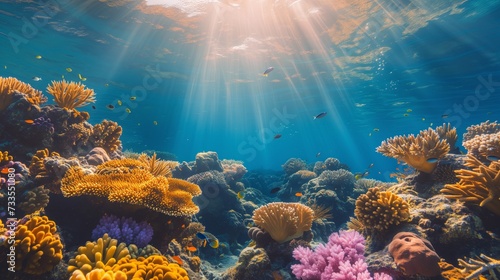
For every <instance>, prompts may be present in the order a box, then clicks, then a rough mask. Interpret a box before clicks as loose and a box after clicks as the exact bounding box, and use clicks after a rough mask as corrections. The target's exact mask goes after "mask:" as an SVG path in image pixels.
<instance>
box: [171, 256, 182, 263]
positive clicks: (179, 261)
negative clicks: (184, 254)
mask: <svg viewBox="0 0 500 280" xmlns="http://www.w3.org/2000/svg"><path fill="white" fill-rule="evenodd" d="M172 259H174V261H176V262H177V263H178V264H179V265H182V263H183V261H182V259H181V257H179V256H173V257H172Z"/></svg>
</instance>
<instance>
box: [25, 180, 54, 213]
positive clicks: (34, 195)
mask: <svg viewBox="0 0 500 280" xmlns="http://www.w3.org/2000/svg"><path fill="white" fill-rule="evenodd" d="M49 192H50V191H49V190H47V189H45V188H44V187H43V186H39V187H36V188H34V189H32V190H29V191H27V192H25V193H24V194H23V196H22V198H21V201H22V202H21V203H19V209H21V210H23V211H24V212H25V213H26V214H31V213H34V212H36V211H38V210H40V209H42V208H45V207H46V206H47V205H48V204H49Z"/></svg>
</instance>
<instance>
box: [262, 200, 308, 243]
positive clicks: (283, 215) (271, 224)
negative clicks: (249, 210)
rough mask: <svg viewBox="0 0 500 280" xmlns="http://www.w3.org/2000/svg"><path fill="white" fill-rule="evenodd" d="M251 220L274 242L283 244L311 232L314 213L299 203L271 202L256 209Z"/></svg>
mask: <svg viewBox="0 0 500 280" xmlns="http://www.w3.org/2000/svg"><path fill="white" fill-rule="evenodd" d="M252 219H253V221H254V222H255V224H256V225H257V226H259V227H260V228H262V229H264V230H265V231H266V232H268V233H269V234H270V235H271V237H272V238H273V239H274V240H275V241H276V242H278V243H283V242H286V241H289V240H292V239H294V238H297V237H301V236H302V234H303V233H304V231H308V230H311V226H312V221H313V219H314V212H313V210H312V209H311V208H309V207H307V206H305V205H303V204H300V203H285V202H273V203H268V204H266V205H264V206H261V207H259V208H258V209H256V210H255V211H254V213H253V217H252Z"/></svg>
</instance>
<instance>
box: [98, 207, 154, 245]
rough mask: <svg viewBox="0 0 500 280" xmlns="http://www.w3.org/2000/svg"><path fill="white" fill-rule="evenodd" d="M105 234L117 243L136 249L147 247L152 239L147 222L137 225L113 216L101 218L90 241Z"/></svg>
mask: <svg viewBox="0 0 500 280" xmlns="http://www.w3.org/2000/svg"><path fill="white" fill-rule="evenodd" d="M105 233H107V234H108V235H109V237H111V238H113V239H116V240H118V242H124V243H126V244H135V245H137V246H138V247H144V246H146V245H148V243H149V242H150V241H151V239H152V238H153V228H152V227H151V225H149V224H148V223H147V222H141V223H138V222H136V221H134V220H133V219H132V218H125V217H121V218H118V217H116V216H114V215H104V216H103V217H102V218H101V220H100V221H99V224H98V225H97V227H96V228H95V229H94V230H93V231H92V239H94V240H96V239H97V238H99V237H101V236H103V235H104V234H105Z"/></svg>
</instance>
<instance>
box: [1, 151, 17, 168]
mask: <svg viewBox="0 0 500 280" xmlns="http://www.w3.org/2000/svg"><path fill="white" fill-rule="evenodd" d="M13 160H14V157H12V156H11V155H9V152H7V151H3V152H2V151H0V164H1V165H3V164H5V163H7V162H9V161H13Z"/></svg>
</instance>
